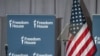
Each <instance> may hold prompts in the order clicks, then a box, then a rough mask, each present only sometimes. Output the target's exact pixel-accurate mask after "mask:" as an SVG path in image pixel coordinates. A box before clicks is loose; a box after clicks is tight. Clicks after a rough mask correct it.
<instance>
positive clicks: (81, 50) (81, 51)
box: [76, 37, 92, 56]
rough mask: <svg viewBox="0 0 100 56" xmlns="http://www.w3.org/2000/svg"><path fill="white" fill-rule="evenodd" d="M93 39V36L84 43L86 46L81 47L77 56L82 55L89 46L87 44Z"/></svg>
mask: <svg viewBox="0 0 100 56" xmlns="http://www.w3.org/2000/svg"><path fill="white" fill-rule="evenodd" d="M91 41H92V39H91V37H90V38H89V39H88V40H87V42H86V43H85V44H84V46H83V47H82V48H81V49H80V51H79V52H78V54H77V55H76V56H80V55H81V54H82V53H83V51H84V50H85V49H86V48H87V45H89V44H90V42H91Z"/></svg>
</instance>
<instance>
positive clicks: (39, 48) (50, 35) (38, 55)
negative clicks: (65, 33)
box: [7, 15, 55, 56]
mask: <svg viewBox="0 0 100 56" xmlns="http://www.w3.org/2000/svg"><path fill="white" fill-rule="evenodd" d="M7 41H8V56H55V16H49V15H8V16H7Z"/></svg>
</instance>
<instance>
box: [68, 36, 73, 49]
mask: <svg viewBox="0 0 100 56" xmlns="http://www.w3.org/2000/svg"><path fill="white" fill-rule="evenodd" d="M70 38H74V37H73V36H71V37H70ZM71 41H72V39H70V40H69V41H68V44H67V48H66V50H67V49H68V48H69V45H70V43H71Z"/></svg>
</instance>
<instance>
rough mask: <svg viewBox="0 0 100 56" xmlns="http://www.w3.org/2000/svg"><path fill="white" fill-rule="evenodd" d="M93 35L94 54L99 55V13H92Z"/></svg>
mask: <svg viewBox="0 0 100 56" xmlns="http://www.w3.org/2000/svg"><path fill="white" fill-rule="evenodd" d="M93 37H94V41H95V44H96V48H97V51H96V54H95V56H100V15H93Z"/></svg>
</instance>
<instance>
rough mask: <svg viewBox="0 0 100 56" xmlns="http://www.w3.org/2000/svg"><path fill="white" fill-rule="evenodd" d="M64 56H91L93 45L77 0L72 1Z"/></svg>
mask: <svg viewBox="0 0 100 56" xmlns="http://www.w3.org/2000/svg"><path fill="white" fill-rule="evenodd" d="M69 38H70V39H69V41H68V43H67V44H66V56H93V55H94V53H95V50H96V48H95V44H94V41H93V38H92V35H91V33H90V29H89V27H88V25H87V22H86V18H85V17H84V15H83V13H82V9H81V6H80V4H79V1H78V0H73V7H72V12H71V19H70V26H69Z"/></svg>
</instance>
